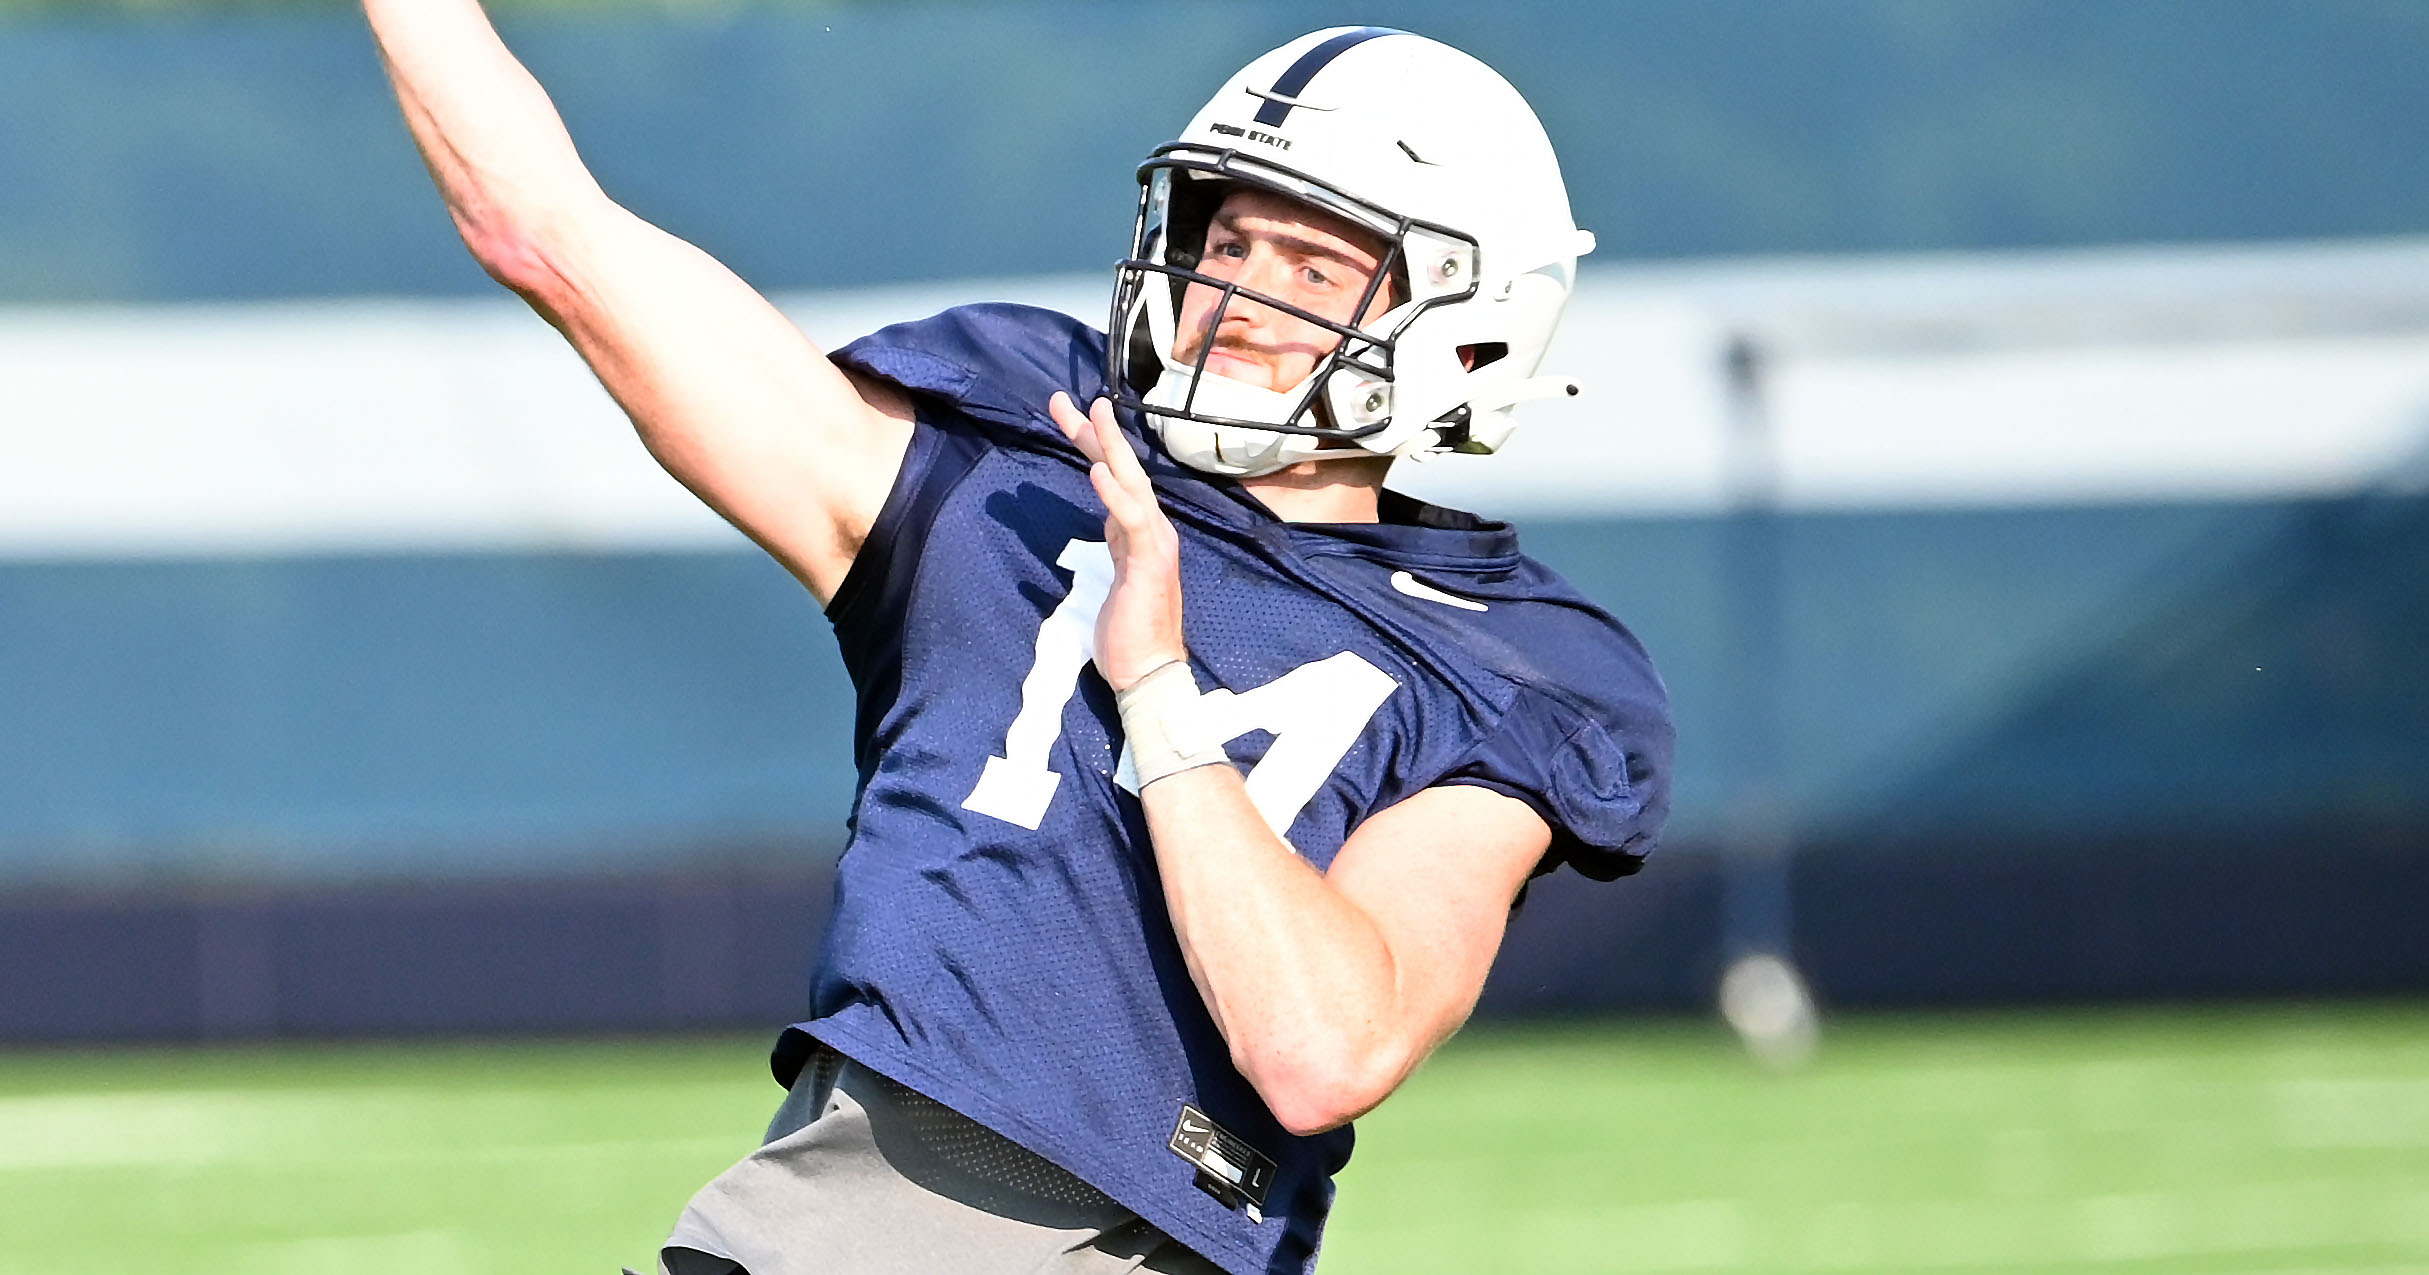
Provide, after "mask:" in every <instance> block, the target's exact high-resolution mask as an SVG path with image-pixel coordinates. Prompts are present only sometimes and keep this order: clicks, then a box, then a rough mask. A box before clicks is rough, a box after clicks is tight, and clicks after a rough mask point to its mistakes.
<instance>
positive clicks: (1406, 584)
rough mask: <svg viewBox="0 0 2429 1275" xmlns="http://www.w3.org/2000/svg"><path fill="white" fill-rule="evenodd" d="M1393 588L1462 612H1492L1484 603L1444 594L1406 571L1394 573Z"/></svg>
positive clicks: (1453, 594)
mask: <svg viewBox="0 0 2429 1275" xmlns="http://www.w3.org/2000/svg"><path fill="white" fill-rule="evenodd" d="M1392 587H1393V588H1395V589H1398V590H1399V591H1401V592H1402V593H1405V594H1407V595H1409V596H1410V597H1412V598H1423V599H1425V600H1426V601H1428V602H1439V603H1441V604H1442V605H1444V606H1446V607H1458V608H1459V609H1460V610H1462V611H1490V610H1492V608H1491V607H1488V606H1486V605H1485V604H1483V603H1482V602H1478V601H1476V600H1475V599H1473V598H1463V597H1460V596H1459V595H1457V594H1455V593H1444V592H1443V591H1442V590H1440V589H1437V588H1435V587H1434V586H1432V585H1430V584H1427V583H1426V582H1425V581H1423V580H1420V579H1418V578H1417V577H1415V576H1413V575H1410V574H1409V573H1408V572H1406V571H1395V572H1393V573H1392Z"/></svg>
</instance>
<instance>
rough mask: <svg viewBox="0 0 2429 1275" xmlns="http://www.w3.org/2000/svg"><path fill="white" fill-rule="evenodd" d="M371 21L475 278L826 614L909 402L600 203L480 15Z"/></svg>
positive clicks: (681, 246)
mask: <svg viewBox="0 0 2429 1275" xmlns="http://www.w3.org/2000/svg"><path fill="white" fill-rule="evenodd" d="M363 9H364V13H365V14H366V16H367V17H368V18H369V19H370V22H371V29H372V33H373V35H374V36H376V37H377V39H378V41H379V47H380V56H381V58H382V60H383V61H384V62H385V63H386V64H387V67H388V74H389V78H390V79H391V80H392V81H394V83H395V85H396V94H397V101H398V104H399V105H400V106H401V107H402V108H403V110H404V114H405V121H406V124H407V125H408V127H410V128H411V130H412V132H413V139H414V142H415V144H416V145H417V146H419V147H420V148H421V152H422V157H423V159H424V160H425V161H427V162H428V163H429V165H430V173H431V177H432V178H433V180H435V181H436V182H437V184H438V188H439V193H440V194H441V195H442V196H443V197H444V198H445V200H446V202H447V210H448V212H449V213H450V214H451V215H452V216H453V217H454V219H455V224H456V228H457V230H458V231H459V232H460V233H461V234H462V235H463V237H464V242H465V245H466V246H467V247H469V248H470V249H471V250H472V253H473V256H474V257H475V258H476V259H477V260H478V261H479V262H480V263H481V266H482V268H483V269H485V270H487V271H488V272H489V273H490V275H491V277H493V278H495V279H497V280H498V281H499V282H500V283H503V284H505V285H506V286H507V287H509V288H511V289H513V290H514V291H515V292H517V293H519V294H521V295H522V297H523V298H524V299H525V300H526V301H529V302H530V303H531V305H532V307H533V308H534V309H536V310H538V311H539V312H540V314H541V316H542V317H544V318H546V319H547V320H548V321H549V322H550V323H551V324H553V325H555V326H556V327H557V329H558V330H559V331H561V332H563V333H564V334H565V336H566V338H567V339H568V340H569V341H571V342H572V343H573V345H574V348H575V349H576V350H578V351H580V353H581V355H582V357H583V359H584V360H585V361H587V362H588V363H589V364H590V366H591V369H592V370H593V371H594V372H596V373H597V374H598V377H599V380H600V382H601V383H602V384H604V385H605V386H606V387H607V390H608V392H609V393H610V394H612V395H614V397H615V399H616V401H617V403H619V404H621V405H622V406H623V408H624V410H625V412H626V413H627V414H629V415H630V416H631V417H632V420H633V424H634V426H635V428H637V429H638V430H639V431H640V434H641V439H642V441H643V442H644V443H645V444H647V446H648V447H649V450H650V452H651V454H652V455H654V456H656V457H657V458H658V461H659V463H660V464H662V465H664V466H665V467H666V469H667V471H668V472H669V473H671V474H673V475H674V476H675V477H676V478H677V479H678V480H680V481H681V482H682V483H683V484H684V485H685V486H686V487H689V488H690V489H691V490H692V491H693V492H694V493H695V494H697V495H698V496H699V497H700V498H701V499H702V500H704V501H706V502H708V504H709V505H710V507H712V508H714V509H715V510H716V511H717V512H718V513H720V514H722V515H724V516H725V517H726V519H727V520H728V521H730V522H732V523H733V524H734V525H735V526H736V527H739V528H740V529H741V530H742V531H743V532H744V534H746V535H748V536H750V537H751V538H752V539H754V540H756V541H758V542H759V543H760V545H762V546H763V547H765V548H766V549H767V550H768V552H769V553H771V554H773V555H774V556H775V557H776V559H777V560H778V561H779V562H782V563H783V564H784V565H785V567H786V569H788V570H790V571H791V572H792V573H793V574H794V575H795V576H796V577H798V578H799V579H800V580H801V581H802V583H803V584H805V585H807V586H808V587H809V589H810V591H811V592H812V593H813V594H815V595H817V597H818V599H819V600H820V601H821V602H824V601H826V600H827V599H828V598H829V597H831V596H832V595H833V593H834V591H835V588H836V586H837V585H839V584H841V583H842V580H843V575H844V572H845V571H846V570H848V569H849V568H850V566H851V563H852V558H853V556H854V554H856V553H857V552H858V550H859V547H860V542H861V540H862V539H863V538H864V537H865V536H866V534H867V532H868V528H869V525H870V524H871V523H872V522H873V521H874V520H875V518H876V516H877V511H878V509H879V507H880V506H882V505H883V503H884V501H885V497H886V493H887V491H888V490H889V489H890V488H891V487H892V485H893V481H894V475H895V472H896V471H897V470H898V469H899V468H900V467H901V463H902V456H903V452H904V449H905V448H906V447H907V446H908V445H909V441H910V432H911V431H910V424H909V422H910V409H909V404H908V401H907V400H906V399H905V398H904V396H903V395H902V393H901V392H900V391H899V390H895V389H893V388H891V387H888V386H885V385H883V384H880V383H877V382H870V381H862V380H855V379H853V378H849V377H847V376H845V375H844V374H843V373H842V372H841V371H839V370H838V369H837V368H836V367H835V366H834V364H832V363H830V362H828V361H827V359H826V357H825V356H824V355H823V354H822V353H821V352H820V351H819V350H818V349H817V348H816V347H815V346H813V345H812V344H811V343H810V342H809V340H808V339H807V338H805V337H803V336H802V334H801V332H800V331H799V330H798V329H797V328H795V327H794V326H793V325H792V323H791V322H789V321H788V320H786V319H785V317H784V316H783V315H782V314H780V313H778V312H777V311H776V309H775V307H773V306H771V305H769V304H768V303H767V301H766V300H765V299H763V298H762V297H760V296H759V295H758V294H757V293H756V292H753V291H752V290H751V288H750V286H749V285H747V284H745V283H743V282H742V280H740V279H738V278H736V277H735V276H734V274H733V273H732V272H731V271H729V270H727V269H726V268H725V267H723V266H721V265H719V264H718V263H717V262H716V261H714V260H713V259H711V258H710V257H709V256H708V255H707V254H705V253H703V252H701V251H700V250H699V249H697V248H694V247H693V246H691V245H690V244H687V243H685V242H683V241H682V240H680V239H677V238H675V237H674V236H672V235H669V234H667V233H665V232H664V231H661V230H659V229H657V228H656V227H654V226H651V225H649V224H648V223H647V222H644V221H642V220H641V219H640V218H638V217H635V216H634V215H632V214H631V213H629V212H627V211H625V210H624V209H623V208H621V207H619V206H618V205H616V204H615V203H614V202H613V201H611V200H609V199H608V198H607V196H606V194H605V193H603V192H602V191H601V190H600V189H599V186H598V183H597V182H595V181H594V180H592V178H591V175H590V173H589V171H588V170H587V169H585V168H584V167H583V165H582V161H581V157H580V156H579V155H577V154H576V153H575V150H574V146H573V141H572V139H571V138H570V137H569V136H568V135H567V134H566V132H565V127H564V124H563V122H562V121H560V120H559V119H558V117H557V112H556V108H555V107H554V106H553V105H551V104H550V102H549V100H548V96H547V94H546V93H545V92H543V91H542V90H541V88H540V86H539V84H538V82H537V81H535V80H533V79H532V77H531V75H530V74H529V73H528V72H526V71H525V70H524V69H523V67H522V65H521V64H520V63H518V62H516V61H515V59H514V55H513V54H511V53H510V52H508V51H507V48H506V46H505V44H504V43H503V42H502V41H500V40H499V39H498V36H497V33H496V31H495V30H493V29H492V28H491V26H490V24H489V20H488V18H487V17H486V16H484V15H483V14H482V12H481V8H480V6H479V4H478V3H477V0H364V5H363Z"/></svg>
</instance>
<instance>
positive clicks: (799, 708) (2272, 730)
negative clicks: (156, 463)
mask: <svg viewBox="0 0 2429 1275" xmlns="http://www.w3.org/2000/svg"><path fill="white" fill-rule="evenodd" d="M1780 532H1781V537H1782V547H1783V565H1784V579H1785V581H1786V585H1785V592H1784V596H1783V598H1782V602H1781V608H1782V610H1781V614H1782V623H1783V626H1784V631H1783V635H1782V641H1781V643H1780V650H1782V651H1783V652H1784V653H1785V655H1784V662H1783V664H1782V666H1781V667H1780V669H1779V670H1778V674H1777V680H1778V684H1779V686H1780V688H1781V691H1780V705H1779V712H1778V716H1779V721H1780V736H1779V739H1778V741H1777V752H1778V754H1779V755H1780V757H1781V758H1782V764H1783V769H1784V775H1783V781H1784V784H1785V792H1786V795H1787V797H1788V800H1789V806H1790V811H1791V813H1792V815H1793V820H1794V823H1795V825H1796V827H1797V828H1798V829H1799V831H1800V834H1801V835H1802V836H1804V837H1805V838H1806V839H1807V840H1809V841H1811V842H1814V843H1817V844H1831V845H1850V844H1864V843H1872V842H1880V841H1884V840H1892V841H1895V840H1905V841H1915V840H1917V839H1921V840H1923V841H1927V842H1930V843H1931V844H1934V845H1941V844H1945V845H1949V846H1961V845H1963V844H1964V843H1966V842H1967V841H1968V840H1979V839H1983V838H1991V839H2014V838H2016V837H2018V836H2022V835H2027V834H2030V835H2036V836H2053V837H2060V838H2065V839H2086V838H2090V839H2097V838H2111V839H2116V838H2126V837H2133V836H2169V835H2179V834H2181V833H2183V832H2184V831H2185V830H2186V829H2188V828H2200V827H2206V826H2213V825H2216V826H2223V827H2226V828H2229V829H2233V830H2244V831H2248V830H2252V829H2256V828H2263V827H2287V828H2292V827H2310V828H2313V829H2320V828H2328V827H2343V826H2351V827H2363V826H2368V827H2374V828H2380V829H2383V830H2386V831H2387V835H2389V836H2394V837H2396V838H2397V839H2398V841H2399V842H2400V843H2401V844H2403V845H2405V846H2407V847H2408V848H2409V850H2410V851H2411V852H2429V844H2424V843H2423V841H2422V840H2420V837H2421V834H2422V833H2423V832H2424V831H2425V830H2429V677H2424V676H2423V675H2422V673H2421V670H2423V669H2425V668H2429V502H2424V501H2423V500H2421V499H2419V498H2376V499H2357V500H2352V501H2344V502H2294V503H2282V504H2213V505H2198V504H2188V505H2157V506H2116V507H2088V508H2078V509H2053V510H2034V511H1971V512H1934V513H1900V514H1886V513H1879V514H1827V515H1823V514H1816V515H1805V516H1798V517H1792V518H1790V519H1788V520H1786V521H1785V523H1784V524H1783V525H1782V526H1781V528H1780ZM1525 543H1526V544H1527V545H1528V547H1529V548H1530V549H1531V550H1532V551H1533V552H1535V553H1536V554H1538V555H1539V556H1541V557H1543V558H1545V559H1547V560H1548V561H1550V562H1552V563H1553V564H1554V565H1556V566H1558V567H1560V568H1561V569H1562V570H1564V571H1566V572H1568V573H1569V574H1571V575H1572V576H1573V577H1574V578H1575V579H1576V580H1577V581H1578V582H1579V583H1580V584H1581V586H1583V587H1584V588H1585V589H1586V590H1587V591H1588V592H1589V594H1591V595H1592V596H1594V597H1596V598H1598V599H1600V600H1602V601H1603V602H1604V603H1605V604H1606V605H1608V606H1609V607H1610V608H1611V609H1613V610H1614V611H1615V612H1617V613H1618V614H1620V615H1621V616H1622V617H1624V618H1626V619H1627V620H1628V621H1629V622H1630V623H1631V624H1632V625H1633V626H1634V627H1635V628H1636V629H1637V630H1638V632H1639V634H1640V635H1641V636H1642V637H1643V638H1644V639H1645V640H1646V642H1647V643H1648V644H1649V645H1650V647H1651V648H1652V650H1653V652H1654V654H1655V657H1656V659H1657V661H1658V662H1659V664H1660V666H1661V668H1662V669H1663V670H1664V673H1665V676H1666V677H1667V679H1668V681H1669V684H1670V686H1671V688H1672V692H1673V695H1674V697H1675V699H1676V703H1677V711H1678V718H1679V723H1680V736H1681V745H1680V759H1679V789H1678V814H1677V821H1676V838H1675V839H1676V840H1678V841H1680V842H1682V843H1685V844H1689V845H1692V844H1694V843H1697V842H1704V843H1709V842H1710V841H1712V840H1713V839H1714V838H1715V837H1716V836H1717V835H1719V833H1720V831H1721V830H1722V829H1723V827H1724V826H1725V824H1726V821H1727V817H1728V815H1729V812H1730V808H1731V802H1732V800H1733V799H1734V797H1735V795H1736V794H1737V793H1738V792H1739V791H1740V790H1741V788H1742V786H1743V785H1744V784H1745V783H1746V782H1747V781H1748V780H1749V776H1748V774H1747V773H1746V767H1747V766H1748V765H1749V762H1748V759H1749V758H1759V757H1761V756H1763V755H1764V754H1765V752H1766V751H1767V749H1766V746H1765V744H1764V741H1763V740H1761V739H1759V738H1756V737H1754V736H1753V735H1752V734H1750V732H1753V731H1757V730H1759V729H1761V728H1760V726H1759V724H1758V723H1759V718H1752V717H1749V716H1748V715H1747V714H1746V713H1745V712H1744V711H1743V708H1742V701H1741V700H1740V699H1739V698H1738V696H1739V695H1740V692H1741V689H1742V687H1743V686H1744V685H1745V684H1746V682H1747V680H1748V678H1749V676H1750V669H1749V665H1748V664H1747V661H1748V659H1749V658H1750V657H1749V656H1748V655H1747V654H1746V652H1745V651H1744V650H1743V649H1742V648H1741V646H1740V645H1739V644H1738V640H1737V639H1736V638H1735V637H1733V636H1732V627H1731V626H1732V623H1733V621H1732V619H1731V615H1732V612H1731V607H1732V605H1733V602H1732V598H1733V592H1732V590H1733V588H1734V587H1735V586H1734V585H1733V582H1732V580H1731V578H1730V571H1731V566H1730V561H1731V560H1730V558H1729V556H1728V550H1727V527H1726V524H1724V523H1722V522H1719V521H1715V520H1711V519H1661V520H1635V521H1626V520H1616V521H1569V522H1563V521H1546V522H1539V523H1534V524H1531V525H1529V526H1528V527H1527V529H1526V536H1525ZM0 651H5V652H7V656H8V658H7V659H6V661H5V662H4V663H0V720H5V721H7V722H8V723H9V729H8V730H6V731H4V732H0V775H6V776H7V777H8V778H7V782H6V783H0V880H9V879H14V880H17V881H21V882H30V881H72V880H85V881H92V880H105V881H106V880H119V881H141V880H145V879H156V878H162V877H167V878H205V879H210V878H234V879H270V880H278V879H288V878H307V879H308V878H335V879H344V878H347V877H350V876H380V877H389V876H399V875H404V876H439V877H448V876H464V875H497V874H526V875H527V874H531V873H561V872H568V871H572V872H584V871H596V870H602V869H608V868H631V867H637V866H667V865H675V864H681V863H686V862H698V861H701V860H702V859H704V858H705V859H724V860H730V859H734V858H736V857H739V858H742V859H768V858H772V859H774V860H775V861H779V862H781V861H784V860H787V859H792V858H797V857H801V856H809V857H817V856H821V855H824V854H827V853H829V852H831V851H832V849H833V848H834V846H835V844H836V843H837V841H838V839H839V837H840V833H841V829H842V822H843V819H844V817H845V815H846V814H847V813H848V810H849V804H850V795H851V785H852V778H853V777H852V771H851V764H850V751H849V738H848V736H849V732H850V722H851V713H850V691H849V687H848V685H847V684H846V682H845V679H844V678H843V676H842V674H841V670H840V666H839V664H838V662H837V660H836V657H835V655H834V653H833V648H832V642H831V640H830V639H829V637H828V635H827V632H826V626H825V623H824V621H823V619H822V618H821V617H820V616H819V615H818V613H817V611H816V608H815V607H814V606H813V605H812V604H811V602H810V601H809V599H808V598H807V596H806V595H804V594H803V593H802V592H801V591H800V590H799V588H798V587H797V586H796V585H794V584H793V583H792V581H791V580H790V579H789V578H788V577H786V576H785V575H784V574H783V573H782V572H781V571H779V570H778V569H776V568H775V567H774V566H772V565H770V564H768V563H767V562H765V561H764V560H762V559H761V558H759V557H757V556H756V555H752V554H740V553H689V554H677V553H668V554H634V555H580V556H576V555H562V556H552V555H512V554H494V555H454V556H440V555H433V556H423V557H354V558H345V557H337V558H305V559H294V560H261V561H244V562H212V561H202V562H187V563H174V562H154V563H141V564H131V563H50V564H23V563H21V564H15V565H6V566H0ZM2407 838H2409V839H2407Z"/></svg>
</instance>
